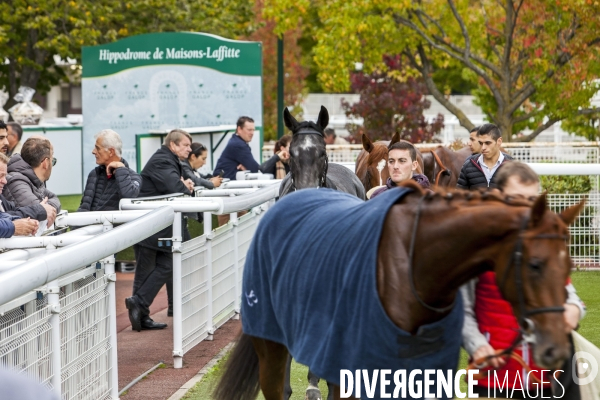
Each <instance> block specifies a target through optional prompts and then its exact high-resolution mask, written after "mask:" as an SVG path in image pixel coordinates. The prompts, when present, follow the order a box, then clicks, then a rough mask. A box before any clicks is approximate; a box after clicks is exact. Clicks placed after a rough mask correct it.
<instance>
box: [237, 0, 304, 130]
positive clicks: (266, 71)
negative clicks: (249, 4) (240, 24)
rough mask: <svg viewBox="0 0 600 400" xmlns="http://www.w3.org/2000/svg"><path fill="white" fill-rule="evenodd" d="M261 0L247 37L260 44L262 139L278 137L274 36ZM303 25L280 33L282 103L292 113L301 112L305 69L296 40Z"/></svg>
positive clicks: (270, 22) (257, 2) (257, 3)
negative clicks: (282, 33) (254, 24)
mask: <svg viewBox="0 0 600 400" xmlns="http://www.w3.org/2000/svg"><path fill="white" fill-rule="evenodd" d="M262 7H263V4H262V0H257V1H256V15H257V16H258V21H259V27H258V29H257V30H256V31H255V32H254V33H252V34H251V35H249V36H248V37H247V38H246V39H248V40H253V41H260V42H262V44H263V126H264V139H265V140H276V139H277V36H276V35H275V33H274V32H273V30H274V28H275V23H274V22H273V21H264V20H263V19H262V17H260V15H261V14H262ZM302 32H303V31H302V29H300V27H297V28H296V29H294V30H290V31H288V32H287V33H286V34H285V35H284V37H283V52H284V56H283V69H284V71H285V76H284V86H283V87H284V106H287V107H291V108H292V109H291V110H290V111H291V112H292V114H294V115H301V113H302V109H301V108H300V106H299V105H300V102H301V100H302V96H303V95H304V94H305V92H306V90H305V88H304V78H305V77H306V75H307V73H308V71H307V69H306V68H305V67H303V65H302V62H301V60H302V50H301V48H300V47H299V46H298V41H299V39H300V37H301V35H302Z"/></svg>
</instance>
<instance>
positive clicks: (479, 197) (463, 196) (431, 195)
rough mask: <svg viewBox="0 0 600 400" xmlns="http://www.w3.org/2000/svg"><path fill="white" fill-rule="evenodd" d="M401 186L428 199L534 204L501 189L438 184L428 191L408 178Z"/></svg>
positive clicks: (528, 205)
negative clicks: (463, 187)
mask: <svg viewBox="0 0 600 400" xmlns="http://www.w3.org/2000/svg"><path fill="white" fill-rule="evenodd" d="M399 186H402V187H407V188H411V189H413V190H414V191H415V194H417V195H419V196H423V195H425V196H426V199H428V200H434V199H443V200H446V201H451V200H463V201H466V202H469V204H477V203H483V202H496V203H502V204H506V205H509V206H520V207H523V206H526V207H531V205H532V204H533V203H532V202H531V201H530V200H528V199H521V198H513V197H507V196H505V195H503V194H502V192H500V191H499V190H484V189H479V190H476V191H468V190H463V189H456V188H452V189H447V188H444V187H440V186H436V187H431V188H430V191H428V192H426V191H425V190H424V189H423V188H422V187H421V186H420V185H419V184H418V183H417V182H415V181H413V180H412V179H410V180H406V181H404V182H402V183H400V184H399Z"/></svg>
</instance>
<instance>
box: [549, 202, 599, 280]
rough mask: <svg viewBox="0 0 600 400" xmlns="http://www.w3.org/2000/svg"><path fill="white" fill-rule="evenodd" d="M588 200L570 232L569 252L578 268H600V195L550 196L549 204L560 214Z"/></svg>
mask: <svg viewBox="0 0 600 400" xmlns="http://www.w3.org/2000/svg"><path fill="white" fill-rule="evenodd" d="M584 198H585V199H586V205H585V207H584V209H583V210H582V212H581V213H580V214H579V217H578V218H577V220H575V222H573V224H571V226H570V228H569V230H570V232H571V238H570V242H569V251H570V253H571V259H572V260H573V264H574V266H575V267H576V268H590V267H591V268H598V267H600V236H599V235H600V215H598V210H599V208H600V193H598V192H591V193H588V194H549V195H548V203H549V207H550V209H551V210H552V211H554V212H557V213H560V212H561V211H563V210H564V209H566V208H568V207H571V206H573V205H575V204H578V203H579V202H580V201H581V200H582V199H584Z"/></svg>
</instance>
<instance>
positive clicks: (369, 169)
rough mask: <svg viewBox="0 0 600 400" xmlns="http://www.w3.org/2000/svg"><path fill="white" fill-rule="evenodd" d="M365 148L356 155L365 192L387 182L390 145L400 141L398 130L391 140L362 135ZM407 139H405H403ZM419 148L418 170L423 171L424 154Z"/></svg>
mask: <svg viewBox="0 0 600 400" xmlns="http://www.w3.org/2000/svg"><path fill="white" fill-rule="evenodd" d="M361 140H362V145H363V150H361V151H360V153H359V154H358V156H357V157H356V167H355V169H354V170H355V173H356V176H358V179H360V181H361V182H362V184H363V186H364V188H365V193H366V192H368V191H369V190H371V189H372V188H374V187H377V186H381V185H385V182H386V181H387V179H388V178H389V177H390V174H389V172H388V169H387V160H388V147H389V146H391V145H392V144H394V143H396V142H398V141H400V135H399V134H398V132H396V133H395V134H394V136H393V137H392V140H391V141H388V140H378V141H377V142H371V140H370V139H369V137H368V136H367V135H365V134H363V135H362V136H361ZM403 141H405V140H403ZM416 150H417V162H418V164H419V165H418V167H417V170H416V172H417V173H418V174H422V173H423V156H422V155H421V152H420V151H419V150H418V149H416Z"/></svg>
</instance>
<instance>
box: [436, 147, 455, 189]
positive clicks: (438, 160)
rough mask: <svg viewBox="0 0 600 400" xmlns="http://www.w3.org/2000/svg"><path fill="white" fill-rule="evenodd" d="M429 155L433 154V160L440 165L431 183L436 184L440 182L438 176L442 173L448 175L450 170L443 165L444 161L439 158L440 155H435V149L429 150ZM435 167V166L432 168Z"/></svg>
mask: <svg viewBox="0 0 600 400" xmlns="http://www.w3.org/2000/svg"><path fill="white" fill-rule="evenodd" d="M431 155H432V156H433V158H434V160H435V162H437V164H438V166H439V167H440V170H439V171H438V173H437V174H436V175H435V179H434V181H433V183H435V184H436V185H439V184H440V177H441V176H442V175H443V174H446V175H450V174H451V172H450V171H449V170H448V168H446V166H445V165H444V163H443V162H442V159H441V158H440V156H438V155H437V153H436V152H435V150H432V151H431ZM434 169H435V168H434Z"/></svg>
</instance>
